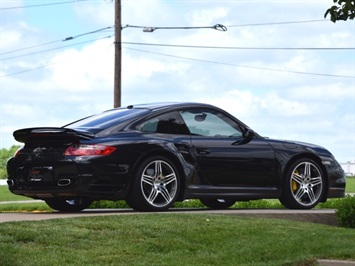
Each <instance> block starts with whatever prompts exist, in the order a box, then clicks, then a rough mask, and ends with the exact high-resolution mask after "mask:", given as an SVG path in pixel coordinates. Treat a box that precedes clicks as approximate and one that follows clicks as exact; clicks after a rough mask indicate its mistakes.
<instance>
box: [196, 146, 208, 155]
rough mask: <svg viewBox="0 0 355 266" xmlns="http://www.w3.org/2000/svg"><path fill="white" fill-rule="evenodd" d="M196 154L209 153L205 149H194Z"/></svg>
mask: <svg viewBox="0 0 355 266" xmlns="http://www.w3.org/2000/svg"><path fill="white" fill-rule="evenodd" d="M196 150H197V153H198V154H202V155H206V154H209V153H210V150H208V149H205V148H196Z"/></svg>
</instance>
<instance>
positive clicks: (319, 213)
mask: <svg viewBox="0 0 355 266" xmlns="http://www.w3.org/2000/svg"><path fill="white" fill-rule="evenodd" d="M142 213H144V212H136V211H134V210H132V209H87V210H84V211H82V212H79V213H61V212H27V213H22V212H15V213H0V223H4V222H12V221H39V220H48V219H59V218H70V217H87V216H105V215H128V214H135V215H139V214H142ZM167 213H204V214H223V215H238V216H247V217H257V218H275V219H286V220H295V221H304V222H311V223H321V224H327V225H332V226H336V225H337V222H336V218H335V210H332V209H321V210H288V209H227V210H210V209H206V208H201V209H200V208H191V209H170V210H169V211H166V212H160V214H167Z"/></svg>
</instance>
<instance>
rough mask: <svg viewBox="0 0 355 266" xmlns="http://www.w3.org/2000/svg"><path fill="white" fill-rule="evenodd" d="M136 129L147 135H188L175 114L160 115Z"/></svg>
mask: <svg viewBox="0 0 355 266" xmlns="http://www.w3.org/2000/svg"><path fill="white" fill-rule="evenodd" d="M138 129H139V130H140V131H143V132H147V133H164V134H180V135H188V134H189V130H188V129H187V127H186V125H185V124H184V123H183V122H182V121H181V119H180V118H179V117H178V116H177V115H176V114H175V113H168V114H164V115H160V116H157V117H154V118H151V119H149V120H148V121H145V122H143V123H142V124H140V125H139V126H138Z"/></svg>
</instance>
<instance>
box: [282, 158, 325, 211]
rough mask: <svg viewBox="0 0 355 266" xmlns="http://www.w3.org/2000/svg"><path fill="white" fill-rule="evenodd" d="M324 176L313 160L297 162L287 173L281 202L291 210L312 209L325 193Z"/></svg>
mask: <svg viewBox="0 0 355 266" xmlns="http://www.w3.org/2000/svg"><path fill="white" fill-rule="evenodd" d="M325 186H326V184H325V181H324V174H323V171H322V169H321V168H320V167H319V165H318V164H317V163H316V162H315V161H313V160H311V159H301V160H297V161H295V162H294V163H293V164H292V165H291V166H290V168H289V169H288V171H287V172H286V176H285V182H284V185H283V190H282V195H281V198H280V202H281V203H282V204H283V205H284V206H285V207H286V208H289V209H311V208H313V207H314V206H316V205H317V204H318V203H319V201H320V199H321V198H322V196H323V193H324V191H325Z"/></svg>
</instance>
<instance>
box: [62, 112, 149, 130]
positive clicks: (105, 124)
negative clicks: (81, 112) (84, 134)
mask: <svg viewBox="0 0 355 266" xmlns="http://www.w3.org/2000/svg"><path fill="white" fill-rule="evenodd" d="M147 112H149V110H147V109H115V110H110V111H106V112H103V113H101V114H97V115H93V116H89V117H86V118H83V119H81V120H78V121H76V122H73V123H71V124H68V125H66V126H64V127H66V128H71V129H82V130H88V131H91V132H97V131H101V130H104V129H107V128H110V127H112V126H116V125H118V124H120V123H123V122H125V121H127V120H129V119H132V118H134V117H139V116H141V115H143V114H145V113H147Z"/></svg>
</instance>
